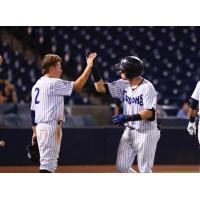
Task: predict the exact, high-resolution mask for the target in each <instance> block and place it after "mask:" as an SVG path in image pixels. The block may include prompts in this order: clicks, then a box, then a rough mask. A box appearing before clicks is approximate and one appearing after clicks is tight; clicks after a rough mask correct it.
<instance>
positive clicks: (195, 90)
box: [191, 81, 200, 144]
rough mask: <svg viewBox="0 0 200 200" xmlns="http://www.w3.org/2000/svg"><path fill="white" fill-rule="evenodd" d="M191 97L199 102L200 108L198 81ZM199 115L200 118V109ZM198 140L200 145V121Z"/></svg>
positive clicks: (199, 82)
mask: <svg viewBox="0 0 200 200" xmlns="http://www.w3.org/2000/svg"><path fill="white" fill-rule="evenodd" d="M191 97H192V98H193V99H195V100H197V101H199V108H200V81H198V83H197V85H196V87H195V89H194V91H193V93H192V96H191ZM198 115H199V116H200V109H199V111H198ZM198 140H199V144H200V120H199V124H198Z"/></svg>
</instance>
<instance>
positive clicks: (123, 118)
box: [112, 114, 128, 126]
mask: <svg viewBox="0 0 200 200" xmlns="http://www.w3.org/2000/svg"><path fill="white" fill-rule="evenodd" d="M127 121H128V116H127V115H123V114H121V115H115V116H113V117H112V123H113V124H114V125H117V126H120V125H123V124H124V123H126V122H127Z"/></svg>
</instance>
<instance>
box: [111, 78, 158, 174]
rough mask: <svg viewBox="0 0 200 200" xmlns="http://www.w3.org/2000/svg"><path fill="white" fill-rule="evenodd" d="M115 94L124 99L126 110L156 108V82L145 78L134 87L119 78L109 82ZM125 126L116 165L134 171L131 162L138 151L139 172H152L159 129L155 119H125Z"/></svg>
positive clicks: (123, 170)
mask: <svg viewBox="0 0 200 200" xmlns="http://www.w3.org/2000/svg"><path fill="white" fill-rule="evenodd" d="M108 88H109V91H110V94H111V95H112V97H117V98H119V99H120V100H121V101H122V105H123V114H125V115H134V114H137V113H139V112H140V111H142V110H144V109H155V110H156V101H157V94H156V91H155V89H154V86H153V85H152V84H151V82H149V81H148V80H146V79H143V80H142V82H141V83H140V84H139V85H138V86H137V87H136V88H132V87H131V85H130V83H129V81H127V80H122V79H120V80H117V81H114V82H112V83H108ZM125 126H126V128H125V130H124V133H123V135H122V138H121V140H120V143H119V147H118V153H117V163H116V166H117V169H118V170H119V171H120V172H135V171H134V170H133V169H132V168H131V166H132V164H133V161H134V159H135V156H136V155H137V161H138V168H139V171H140V172H152V167H153V163H154V157H155V152H156V147H157V142H158V140H159V138H160V131H159V130H158V128H157V122H156V119H155V120H154V121H148V120H140V121H130V122H127V123H125Z"/></svg>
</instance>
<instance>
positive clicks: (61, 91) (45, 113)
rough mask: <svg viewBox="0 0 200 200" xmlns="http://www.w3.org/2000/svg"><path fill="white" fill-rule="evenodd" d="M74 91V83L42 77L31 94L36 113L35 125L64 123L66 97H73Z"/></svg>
mask: <svg viewBox="0 0 200 200" xmlns="http://www.w3.org/2000/svg"><path fill="white" fill-rule="evenodd" d="M72 89H73V82H70V81H65V80H62V79H58V78H49V77H46V76H43V77H41V78H40V79H39V80H38V81H37V82H36V84H35V85H34V86H33V88H32V92H31V97H32V101H31V110H34V111H35V123H47V122H51V121H57V120H62V121H64V120H65V117H64V96H71V94H72Z"/></svg>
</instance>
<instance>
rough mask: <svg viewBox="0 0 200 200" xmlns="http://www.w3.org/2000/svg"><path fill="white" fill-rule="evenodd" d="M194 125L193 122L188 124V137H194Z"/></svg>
mask: <svg viewBox="0 0 200 200" xmlns="http://www.w3.org/2000/svg"><path fill="white" fill-rule="evenodd" d="M196 129H197V128H196V124H195V122H189V124H188V127H187V131H188V132H189V134H190V135H196Z"/></svg>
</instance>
